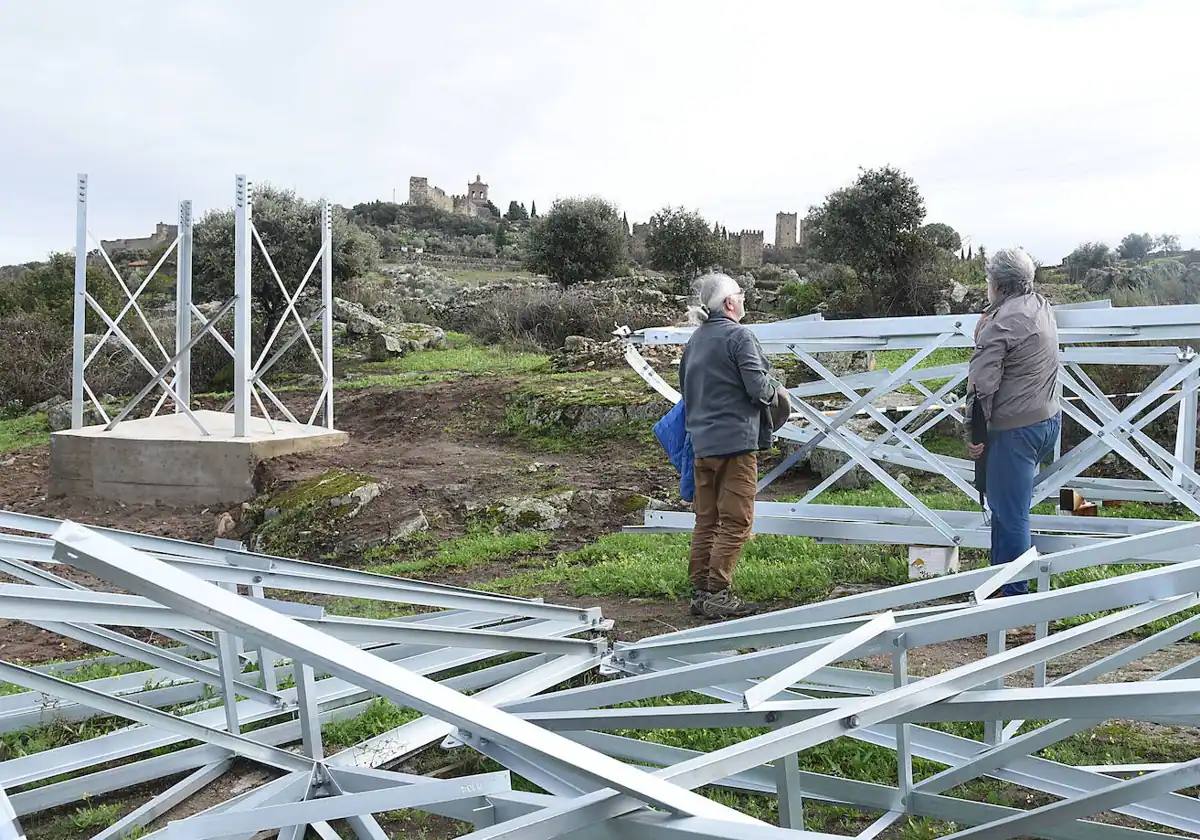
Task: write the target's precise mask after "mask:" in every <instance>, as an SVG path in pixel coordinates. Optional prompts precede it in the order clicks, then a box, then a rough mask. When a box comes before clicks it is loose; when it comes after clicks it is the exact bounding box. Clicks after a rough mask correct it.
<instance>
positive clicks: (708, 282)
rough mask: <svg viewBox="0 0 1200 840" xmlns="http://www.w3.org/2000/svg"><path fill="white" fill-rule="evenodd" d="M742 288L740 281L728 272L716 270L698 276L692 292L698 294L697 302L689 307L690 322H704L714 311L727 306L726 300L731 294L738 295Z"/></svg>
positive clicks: (697, 323)
mask: <svg viewBox="0 0 1200 840" xmlns="http://www.w3.org/2000/svg"><path fill="white" fill-rule="evenodd" d="M741 290H742V287H741V286H739V285H738V281H736V280H734V279H733V278H732V277H730V276H729V275H728V274H720V273H717V272H714V273H712V274H705V275H703V276H702V277H698V278H696V281H695V282H694V283H692V293H693V294H695V296H696V304H695V305H694V306H689V307H688V323H690V324H696V325H699V324H703V323H704V322H705V321H707V320H708V316H709V314H710V313H712V312H716V311H719V310H720V309H721V308H722V307H724V306H725V300H726V298H728V297H729V296H730V295H736V294H737V293H738V292H740V291H741Z"/></svg>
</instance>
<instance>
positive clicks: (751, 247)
mask: <svg viewBox="0 0 1200 840" xmlns="http://www.w3.org/2000/svg"><path fill="white" fill-rule="evenodd" d="M737 245H738V265H740V266H741V267H742V268H757V267H758V266H760V265H762V264H763V232H762V231H761V230H744V231H742V232H741V233H740V234H738V236H737Z"/></svg>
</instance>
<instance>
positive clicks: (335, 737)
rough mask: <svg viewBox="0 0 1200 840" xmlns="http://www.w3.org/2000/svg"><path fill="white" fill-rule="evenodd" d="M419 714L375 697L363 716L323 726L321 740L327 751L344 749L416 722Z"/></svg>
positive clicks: (331, 722)
mask: <svg viewBox="0 0 1200 840" xmlns="http://www.w3.org/2000/svg"><path fill="white" fill-rule="evenodd" d="M418 717H420V714H419V713H417V712H415V711H413V710H412V709H406V708H403V707H401V706H397V705H396V704H395V703H392V702H391V701H389V700H385V699H383V698H382V697H376V698H375V699H374V700H372V701H371V703H370V705H368V706H367V708H366V710H365V711H363V713H362V714H360V715H357V716H355V717H352V718H346V719H344V720H335V721H330V722H329V723H327V724H325V725H324V726H322V727H321V739H322V741H323V742H324V744H325V746H326V748H327V749H330V750H341V749H345V748H346V747H350V746H353V745H354V744H357V743H358V742H360V741H365V740H367V739H368V738H374V737H375V736H376V735H382V734H383V733H384V732H387V731H388V730H389V729H395V728H396V727H397V726H402V725H403V724H406V723H408V722H409V721H410V720H416V719H417V718H418Z"/></svg>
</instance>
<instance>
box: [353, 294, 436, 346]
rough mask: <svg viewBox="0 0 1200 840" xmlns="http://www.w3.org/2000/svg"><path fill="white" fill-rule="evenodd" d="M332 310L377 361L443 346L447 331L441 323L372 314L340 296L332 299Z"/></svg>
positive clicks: (361, 306) (360, 305)
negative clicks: (416, 322) (421, 322)
mask: <svg viewBox="0 0 1200 840" xmlns="http://www.w3.org/2000/svg"><path fill="white" fill-rule="evenodd" d="M333 311H334V317H335V318H336V319H337V320H338V321H339V322H341V323H342V324H344V325H345V334H346V337H347V339H348V340H350V341H365V342H366V343H367V344H368V347H369V353H370V357H371V358H372V359H374V360H376V361H382V360H384V359H389V358H394V357H396V356H403V355H404V354H405V353H411V352H413V351H416V350H435V349H439V348H443V347H445V346H446V333H445V331H444V330H442V328H441V327H435V326H432V325H430V324H415V323H409V322H406V321H396V320H385V319H383V318H380V317H378V316H376V315H372V314H371V313H370V312H368V311H367V310H366V308H365V307H363V305H362V304H360V303H356V302H354V301H352V300H345V299H343V298H334V299H333Z"/></svg>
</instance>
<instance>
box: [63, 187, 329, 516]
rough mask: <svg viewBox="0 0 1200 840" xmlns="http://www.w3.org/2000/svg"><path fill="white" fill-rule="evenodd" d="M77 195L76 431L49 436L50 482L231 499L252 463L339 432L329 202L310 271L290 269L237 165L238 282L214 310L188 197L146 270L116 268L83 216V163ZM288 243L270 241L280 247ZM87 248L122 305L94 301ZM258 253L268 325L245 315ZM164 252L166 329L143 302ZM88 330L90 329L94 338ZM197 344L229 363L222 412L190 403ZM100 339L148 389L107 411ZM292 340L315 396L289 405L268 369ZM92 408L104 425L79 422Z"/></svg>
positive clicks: (146, 496) (199, 500)
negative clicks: (260, 220) (196, 255)
mask: <svg viewBox="0 0 1200 840" xmlns="http://www.w3.org/2000/svg"><path fill="white" fill-rule="evenodd" d="M75 205H76V206H75V211H76V212H75V221H76V225H75V299H74V326H73V346H72V365H71V429H70V431H69V432H61V433H58V434H56V435H54V436H53V437H52V439H51V444H50V448H51V492H52V493H55V494H72V495H82V496H87V497H100V498H110V499H117V500H120V501H126V502H135V503H158V502H161V503H167V504H179V505H194V504H219V503H232V502H239V501H242V500H244V499H247V498H250V497H252V496H253V495H254V487H253V476H254V471H255V467H256V466H257V463H258V461H260V460H262V459H263V458H270V457H277V456H279V455H286V454H292V453H296V452H304V451H307V450H310V449H313V448H317V447H324V446H336V445H338V444H340V443H343V442H345V440H346V435H345V434H344V433H342V432H338V431H336V430H335V429H334V422H333V397H334V387H333V373H334V371H333V257H334V246H333V206H332V205H331V204H330V203H329V202H327V201H323V202H321V205H320V209H319V211H318V212H317V214H316V217H315V218H314V219H313V223H314V227H316V228H317V229H318V231H319V235H320V243H321V244H320V247H319V248H318V249H317V251H316V253H315V254H313V256H312V257H311V260H310V261H309V262H308V270H307V271H306V272H305V273H304V274H303V276H300V277H285V276H283V275H281V274H280V272H279V270H278V269H277V268H276V265H275V261H274V260H273V258H272V256H271V248H269V247H268V242H269V237H268V240H264V238H263V236H262V235H261V234H260V233H259V230H258V228H257V227H256V226H255V224H254V217H253V207H254V190H253V187H252V185H251V183H250V181H249V180H248V179H247V178H246V176H244V175H238V176H237V177H236V178H235V179H234V213H233V216H234V218H233V223H234V254H233V265H232V266H230V268H231V269H232V271H231V273H232V277H233V285H232V288H230V289H228V290H227V291H228V292H229V293H231V296H230V297H228V298H227V299H225V300H224V301H223V302H221V301H218V302H217V303H216V304H214V305H215V307H216V308H215V310H212V311H205V310H203V309H201V307H200V306H198V305H197V304H196V303H195V302H194V301H193V294H192V263H193V251H194V248H193V245H194V243H193V225H192V221H193V220H192V204H191V202H190V201H182V202H180V204H179V226H178V233H177V235H176V236H175V238H174V240H173V241H172V242H171V243H170V244H168V245H167V247H166V248H165V250H164V251H163V252H162V254H161V255H160V256H159V257H158V259H157V262H156V263H155V264H154V266H153V268H151V269H150V270H149V271H148V272H147V273H146V274H145V276H144V277H142V276H139V275H138V274H137V273H132V274H130V275H129V276H126V275H125V274H123V273H122V271H120V270H119V269H118V268H117V265H116V264H115V263H114V262H113V259H112V257H111V256H110V255H109V254H108V252H107V251H106V250H105V247H104V243H103V242H102V241H101V240H100V239H99V238H97V237H96V236H95V235H94V234H93V233H92V231H91V230H90V229H89V228H88V179H87V175H86V174H83V173H80V174H79V176H78V177H77V180H76V189H75ZM89 242H90V243H91V244H92V245H93V246H94V251H93V250H89V247H88V244H89ZM284 244H285V243H279V242H271V243H270V245H271V246H272V247H274V248H276V249H277V250H278V249H279V248H280V247H281V246H282V245H284ZM209 256H210V257H211V255H209ZM172 258H173V262H172ZM89 260H91V261H92V262H93V263H95V264H97V265H98V266H99V265H102V266H103V267H104V269H105V271H104V272H103V273H104V275H105V277H104V279H105V282H106V283H107V284H114V283H115V285H112V288H111V289H110V291H112V292H114V293H115V294H116V300H117V301H119V302H120V308H119V309H114V310H113V311H112V312H110V311H108V310H106V309H105V306H104V305H103V304H102V303H101V301H102V300H104V299H105V298H106V296H105V295H103V294H101V293H100V290H99V289H98V288H96V286H97V282H98V281H99V279H100V278H99V277H93V278H92V279H91V280H90V281H89V278H88V271H87V266H88V262H89ZM254 260H261V262H262V264H263V265H265V266H266V269H267V272H266V273H267V274H268V275H269V285H268V288H271V287H273V288H275V289H278V292H279V295H280V296H281V299H282V301H283V304H284V305H283V307H282V312H280V313H278V316H277V320H275V321H274V322H273V323H256V322H255V321H254V318H253V313H254V307H253V305H252V304H253V300H252V297H253V293H252V288H253V287H252V283H251V268H252V263H253V262H254ZM172 264H173V265H174V268H175V271H176V278H175V307H174V309H175V313H174V315H175V317H174V321H175V323H174V329H173V332H174V336H173V341H172V337H171V336H165V337H164V336H160V335H159V330H161V329H162V327H163V324H162V323H161V322H160V323H159V324H158V328H157V329H156V326H155V319H154V318H153V317H151V316H152V315H153V314H154V312H153V310H151V314H150V315H148V314H147V312H146V310H145V309H144V308H143V305H142V303H143V302H145V301H144V296H145V294H146V292H147V290H148V289H150V288H151V283H152V281H153V280H154V279H155V277H156V275H158V273H159V270H160V269H162V268H163V267H164V266H167V267H168V270H169V267H170V265H172ZM260 270H261V269H260ZM296 271H297V273H298V269H296ZM310 281H311V282H310ZM89 283H90V284H91V285H90V286H89ZM223 293H224V292H223ZM110 308H111V306H110ZM89 322H90V325H91V327H92V329H93V330H102V331H103V332H102V333H93V334H92V335H91V336H89V334H88V332H87V331H88V328H89ZM231 322H232V323H231ZM222 329H224V330H225V333H226V334H230V337H229V338H226V335H225V334H222V332H221V330H222ZM313 330H316V331H317V335H316V336H314V335H312V334H311V332H312V331H313ZM94 337H98V338H99V341H93V340H90V339H92V338H94ZM201 342H215V343H216V344H218V345H219V346H220V348H221V349H222V351H223V352H225V353H228V354H229V356H230V357H231V360H232V363H233V364H232V367H233V388H232V392H233V393H232V398H231V399H230V400H229V401H228V403H226V405H225V406H224V410H223V411H222V412H214V411H202V410H199V409H194V408H193V394H192V355H193V350H194V349H195V348H196V347H197V345H198V344H200V343H201ZM106 347H115V348H118V349H120V350H121V351H122V352H124V353H127V354H129V355H130V356H131V357H132V358H133V359H134V360H135V361H136V363H137V365H138V367H139V368H140V369H141V370H142V371H144V374H145V376H146V377H147V380H146V382H145V385H144V387H142V389H141V390H140V391H139V392H138V393H137V394H134V395H132V396H131V397H129V398H128V399H127V400H126V401H125V402H124V404H123V405H121V406H120V408H119V409H118V410H116V411H113V412H112V414H111V416H110V413H109V412H110V409H111V408H112V407H111V406H106V405H105V402H106V401H105V400H102V399H100V398H98V397H97V396H96V390H94V389H93V388H92V387H91V384H89V382H88V379H87V371H88V367H89V365H91V364H92V363H93V362H94V361H95V360H96V359H97V357H99V356H100V354H101V353H102V352H105V348H106ZM168 348H170V349H168ZM292 348H296V353H295V354H293V355H299V356H300V357H301V359H303V358H304V356H306V355H307V356H310V357H311V359H310V363H311V365H312V367H313V368H315V372H316V374H317V382H316V383H315V385H314V390H316V391H317V392H318V393H317V396H316V399H315V403H314V402H310V399H311V398H309V397H306V398H305V399H304V400H300V401H299V402H305V403H307V404H306V405H304V406H300V405H297V401H296V400H290V401H289V403H290V404H286V403H285V402H284V401H283V400H282V399H280V397H279V395H278V394H277V393H276V390H275V389H274V388H273V387H272V385H271V384H269V383H270V379H271V377H272V376H273V374H272V371H273V370H275V371H276V372H278V370H279V368H278V367H277V366H278V365H279V364H280V362H281V361H282V360H283V359H285V358H287V357H288V355H289V351H290V350H292ZM305 350H307V353H305V352H304V351H305ZM93 384H94V383H93ZM276 387H277V386H276ZM97 390H99V388H97ZM101 393H103V391H101ZM89 406H90V410H91V411H92V412H94V414H95V415H96V416H97V417H99V418H101V421H102V423H101V424H98V425H95V426H86V427H85V426H84V418H85V416H86V414H85V409H88V408H89ZM310 409H311V410H310ZM256 411H257V414H256V413H255V412H256ZM225 412H228V413H225Z"/></svg>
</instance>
